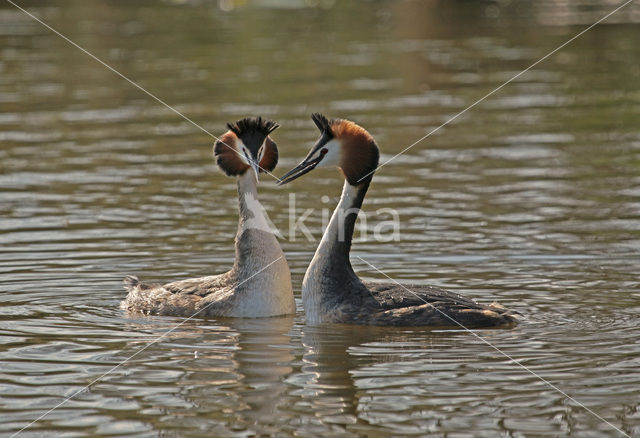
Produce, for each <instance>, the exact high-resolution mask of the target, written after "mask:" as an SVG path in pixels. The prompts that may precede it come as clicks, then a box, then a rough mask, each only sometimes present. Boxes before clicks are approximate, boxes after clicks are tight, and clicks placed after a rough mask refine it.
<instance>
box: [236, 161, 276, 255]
mask: <svg viewBox="0 0 640 438" xmlns="http://www.w3.org/2000/svg"><path fill="white" fill-rule="evenodd" d="M238 207H239V213H240V215H239V220H238V234H237V235H236V258H235V264H234V267H236V268H241V267H247V266H252V264H253V262H254V260H252V258H253V259H255V258H256V257H259V256H261V255H264V254H265V252H266V251H267V250H269V249H270V248H276V249H278V250H280V246H279V245H278V243H277V240H276V238H275V236H274V235H273V231H272V230H271V228H270V227H269V224H268V223H267V219H266V218H265V216H264V213H263V208H262V205H261V204H260V202H259V201H258V188H257V181H256V177H255V174H254V173H253V172H252V171H250V170H248V171H246V172H245V173H244V174H243V175H240V176H238ZM264 245H267V247H265V246H264ZM265 257H266V255H265Z"/></svg>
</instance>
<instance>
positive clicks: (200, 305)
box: [120, 117, 295, 318]
mask: <svg viewBox="0 0 640 438" xmlns="http://www.w3.org/2000/svg"><path fill="white" fill-rule="evenodd" d="M227 126H228V128H229V131H227V132H226V133H225V134H224V135H223V136H222V137H220V140H218V141H217V142H216V144H215V146H214V155H215V157H216V159H217V160H216V161H217V164H218V166H219V167H220V168H221V169H222V170H223V171H224V172H225V173H226V174H227V175H229V176H236V177H237V180H238V201H239V204H240V220H239V224H238V233H237V235H236V241H235V246H236V252H235V253H236V255H235V262H234V264H233V268H231V270H230V271H229V272H226V273H224V274H220V275H212V276H207V277H200V278H192V279H189V280H182V281H176V282H173V283H168V284H165V285H150V284H146V283H141V282H140V281H139V280H138V278H137V277H135V276H127V277H126V278H125V279H124V286H125V289H126V290H127V291H128V292H129V294H128V296H127V298H126V299H125V300H124V301H123V302H122V304H121V305H120V307H121V308H123V309H126V310H129V311H132V312H141V313H145V314H156V315H175V316H191V315H193V314H195V313H198V316H212V317H216V316H217V317H226V316H230V317H249V318H250V317H267V316H278V315H287V314H292V313H294V312H295V303H294V300H293V291H292V289H291V274H290V272H289V266H288V265H287V260H286V259H285V257H284V253H283V252H282V249H281V248H280V244H279V243H278V241H277V240H276V237H275V235H274V234H273V232H271V230H270V228H269V226H268V224H267V220H266V218H265V217H264V214H263V213H262V206H261V205H260V203H259V202H258V198H257V196H258V192H257V182H258V173H259V171H260V170H262V169H265V170H267V171H272V170H273V169H274V168H275V167H276V164H277V162H278V149H277V147H276V144H275V142H274V141H273V140H272V139H271V138H270V137H269V134H270V133H271V132H273V131H274V130H275V129H276V128H277V127H278V124H276V123H275V122H273V121H270V120H263V119H262V118H261V117H258V118H244V119H242V120H238V121H237V122H236V123H234V124H227Z"/></svg>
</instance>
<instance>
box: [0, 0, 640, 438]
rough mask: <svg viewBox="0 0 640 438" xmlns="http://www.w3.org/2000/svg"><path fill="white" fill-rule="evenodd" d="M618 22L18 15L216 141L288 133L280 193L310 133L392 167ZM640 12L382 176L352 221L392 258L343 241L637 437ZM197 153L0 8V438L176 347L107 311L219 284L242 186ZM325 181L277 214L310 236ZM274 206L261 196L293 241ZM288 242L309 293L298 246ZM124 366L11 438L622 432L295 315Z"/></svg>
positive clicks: (227, 12)
mask: <svg viewBox="0 0 640 438" xmlns="http://www.w3.org/2000/svg"><path fill="white" fill-rule="evenodd" d="M288 4H290V3H288ZM618 4H620V2H614V1H609V0H602V1H591V0H583V1H575V2H573V1H572V2H569V1H546V0H544V1H536V2H531V1H476V2H469V1H462V0H460V1H458V0H451V1H450V0H446V1H445V0H440V1H436V0H431V1H425V2H413V1H394V2H390V1H378V2H296V3H295V4H294V6H296V9H293V10H291V9H285V8H283V7H282V5H283V3H274V2H269V1H252V2H230V1H225V2H217V1H193V2H191V1H186V2H173V1H168V2H159V3H158V2H156V3H138V2H135V3H133V2H130V3H125V2H85V1H79V0H64V1H59V2H37V3H26V5H27V6H28V7H29V10H30V11H32V12H33V13H35V14H37V15H38V16H39V17H42V18H43V19H45V20H46V21H47V22H49V23H50V24H51V25H52V26H54V27H55V28H56V29H58V30H60V31H61V32H62V33H64V34H65V35H68V36H69V37H70V38H72V39H73V40H74V41H77V42H78V43H79V44H81V45H82V46H83V47H86V48H87V49H88V50H91V51H92V53H95V54H96V56H99V57H100V58H101V59H104V60H105V61H108V62H109V63H110V64H111V65H113V66H114V67H115V68H117V69H118V70H120V71H122V72H123V73H124V74H126V75H127V76H129V77H131V78H132V79H135V80H136V81H137V82H138V83H140V84H141V85H142V86H144V87H145V88H147V89H149V90H150V91H151V92H153V93H154V94H156V95H158V96H159V97H160V98H162V99H163V100H165V101H166V102H167V103H169V104H170V105H172V106H174V107H176V109H178V110H180V111H181V112H183V113H185V114H186V115H187V116H189V117H190V118H192V119H193V120H194V121H196V122H197V123H199V124H201V125H202V126H204V127H205V128H206V129H208V130H210V131H211V132H212V133H214V134H219V133H221V132H223V131H224V123H225V122H227V121H231V120H236V119H237V118H239V117H242V116H246V115H253V114H256V115H257V114H261V115H263V116H265V117H272V118H274V119H276V120H278V121H279V122H280V123H281V124H282V128H281V129H279V130H278V131H277V133H276V134H277V135H276V137H275V139H276V141H278V145H279V149H280V151H281V157H280V158H281V161H280V166H281V167H282V169H285V168H290V167H292V166H293V165H294V164H296V162H297V161H298V160H299V158H300V157H301V156H303V155H304V154H305V153H306V151H307V149H308V147H309V144H310V143H311V142H312V141H313V140H314V139H315V137H316V135H317V134H316V132H317V131H316V130H315V128H314V127H313V125H312V123H311V122H310V121H309V118H308V116H309V113H310V112H312V111H324V112H326V113H327V114H328V115H331V116H338V117H348V118H350V119H353V120H356V121H357V122H359V123H360V124H362V125H363V126H365V127H367V128H368V129H369V130H370V131H371V132H372V134H373V135H374V136H375V137H376V139H377V140H378V142H379V144H380V146H381V148H382V151H383V159H385V158H386V159H388V158H390V157H392V156H393V155H394V154H396V153H398V152H400V151H401V150H402V149H403V148H405V147H406V146H408V145H410V144H412V143H413V142H415V141H416V140H417V139H418V138H421V137H422V136H424V135H425V134H426V133H427V132H429V131H431V130H432V129H434V128H435V127H437V126H438V125H440V124H441V123H443V122H444V121H446V120H448V119H449V118H450V117H451V116H453V115H455V114H456V113H458V112H459V111H461V110H463V109H464V108H465V107H466V106H467V105H469V104H471V103H473V102H475V101H476V100H477V99H479V98H480V97H482V96H484V95H486V93H488V92H489V91H491V90H493V89H495V88H496V87H498V86H500V85H501V84H502V83H503V82H504V81H505V80H507V79H509V78H511V77H513V75H515V74H516V73H518V72H520V71H521V70H522V69H524V68H526V67H528V66H529V65H531V64H532V63H533V62H535V61H537V60H538V59H539V58H540V57H541V56H543V55H545V54H547V53H548V52H549V51H550V50H552V49H554V48H555V47H557V46H558V45H559V44H561V43H562V42H564V41H566V40H567V39H568V38H570V37H572V36H573V35H575V34H576V33H578V32H579V31H580V30H582V29H583V28H584V27H586V26H587V25H589V24H591V23H593V22H594V21H595V20H597V19H599V18H601V17H602V16H604V15H605V14H606V13H608V12H609V11H611V10H613V8H615V7H616V6H617V5H618ZM639 11H640V7H639V5H637V4H636V2H634V3H632V4H630V5H629V6H628V7H627V8H625V9H624V10H622V11H620V12H619V13H617V14H616V15H614V16H612V17H611V18H610V19H608V20H607V22H606V23H605V24H603V25H602V26H598V27H596V28H594V29H592V30H591V31H589V32H588V33H587V34H585V35H584V36H583V37H581V38H580V39H577V40H575V41H574V42H572V43H571V44H570V45H568V46H567V47H565V48H564V49H563V50H561V51H560V52H558V53H557V54H556V55H554V56H553V57H551V58H549V59H547V60H546V61H545V62H544V63H541V64H539V65H537V66H536V68H534V69H532V70H530V71H529V72H527V74H526V75H523V76H521V77H520V78H518V80H517V81H514V82H513V83H511V84H510V85H509V86H508V87H505V88H503V89H501V90H500V92H499V93H496V94H495V95H494V96H492V98H491V99H488V100H487V101H485V102H483V104H482V105H480V106H478V107H476V108H475V109H474V110H473V111H470V112H468V113H466V114H465V115H464V116H463V117H460V118H459V119H457V120H456V121H455V123H452V124H451V125H448V126H447V127H445V128H443V129H442V130H440V131H438V133H437V134H434V135H432V136H430V137H429V138H428V139H426V140H425V141H423V142H421V143H420V144H418V145H416V146H415V147H414V148H412V149H411V150H409V151H408V152H407V153H405V154H403V155H402V156H400V157H398V158H397V159H395V160H394V161H393V162H392V163H390V164H389V165H387V166H385V167H384V168H383V169H381V171H380V172H378V173H377V174H376V178H375V180H374V182H373V184H372V187H371V190H370V191H369V194H368V197H367V204H365V209H369V211H375V210H377V209H379V208H393V209H395V210H396V211H397V212H398V213H399V218H400V222H401V230H400V231H401V233H400V240H399V241H396V242H385V243H381V242H377V241H372V240H367V241H364V242H357V243H356V244H354V255H361V256H362V257H363V258H364V259H366V260H371V261H372V263H374V264H375V265H376V266H378V267H380V268H381V269H382V270H383V271H384V272H385V273H387V274H388V275H390V276H392V277H394V278H396V279H398V280H404V281H412V282H420V283H428V284H435V285H438V286H442V287H446V288H448V289H451V290H454V291H456V292H460V293H463V294H465V295H468V296H473V297H477V298H478V299H479V300H480V301H482V302H486V303H490V302H492V301H494V300H497V301H499V302H501V303H502V304H504V305H505V306H507V307H509V308H514V309H516V310H518V311H520V312H522V313H523V314H525V315H526V323H525V324H522V325H521V326H520V327H518V328H517V329H516V330H509V331H500V332H489V333H485V335H486V336H488V337H489V339H490V340H491V342H492V343H494V344H495V345H497V346H499V347H500V348H501V349H503V350H505V351H506V352H508V353H509V354H511V355H513V356H514V357H516V358H518V359H519V360H521V361H523V363H524V364H526V365H527V366H529V367H531V368H532V369H533V370H534V371H536V372H537V373H538V374H540V375H542V376H543V377H545V378H547V379H548V380H549V381H550V382H552V383H553V384H554V385H557V386H558V387H560V388H562V389H563V390H565V391H566V392H567V393H569V394H571V395H572V396H574V397H576V399H578V400H580V401H581V402H582V403H584V404H585V405H586V406H588V407H589V408H590V409H593V410H594V411H595V412H597V413H598V414H599V415H601V416H603V417H604V418H605V419H607V420H608V421H611V422H612V423H614V424H615V425H616V426H618V427H622V428H623V429H624V430H625V432H626V433H628V434H629V435H631V436H634V435H640V429H639V428H640V416H639V415H638V397H640V392H639V390H638V388H640V383H639V377H638V373H637V366H638V360H637V357H638V354H639V351H638V348H637V346H638V345H640V334H639V332H638V329H637V325H638V324H637V314H638V310H640V306H639V305H638V298H639V297H640V292H639V291H638V280H637V271H638V263H637V260H638V248H640V232H639V231H638V230H640V203H639V202H638V196H639V194H640V191H639V187H640V180H639V178H638V174H639V169H640V165H639V163H638V150H639V143H638V139H639V138H640V135H639V134H638V128H637V120H638V116H639V115H640V113H639V111H640V109H639V107H638V105H637V100H638V99H637V97H638V93H637V79H636V77H637V76H638V72H639V69H640V67H639V66H640V59H639V56H638V53H639V52H638V51H637V50H635V48H636V47H637V45H638V43H639V42H640V41H639V40H638V38H639V35H640V33H638V32H637V25H638V23H639V22H640V17H639V16H638V13H639ZM356 17H357V19H355V18H356ZM211 143H212V139H210V138H209V137H208V136H206V135H205V134H204V133H202V132H201V131H198V130H197V129H195V128H194V127H193V126H192V125H190V124H189V123H188V122H186V121H185V120H184V119H181V118H179V117H176V115H175V113H172V112H170V111H168V110H167V109H166V108H163V107H161V106H159V105H157V103H156V102H154V101H152V100H151V99H149V98H147V97H146V96H145V95H143V94H141V93H140V91H139V90H137V89H135V88H133V87H131V86H129V85H128V84H126V83H125V82H123V81H122V79H121V78H119V77H117V76H116V75H114V74H113V73H112V72H109V71H108V70H106V69H105V68H104V67H103V66H101V65H100V64H98V63H95V62H94V61H93V60H91V59H90V58H88V57H86V55H84V54H82V53H81V52H79V51H77V49H75V48H73V47H72V46H69V45H68V44H67V43H66V42H64V41H63V40H61V39H60V38H59V37H57V36H55V35H53V34H51V33H50V32H48V31H46V30H45V29H43V28H42V27H41V26H40V25H38V24H37V23H35V22H34V21H33V20H32V19H30V18H29V17H27V16H26V15H24V14H23V13H21V12H20V11H18V10H16V9H15V8H14V7H12V6H11V5H10V4H8V3H6V2H5V3H2V2H0V291H1V294H0V369H1V370H2V373H1V375H0V387H1V389H0V406H1V407H0V417H2V419H3V421H2V422H0V434H6V435H10V434H12V433H14V432H15V431H17V430H19V429H20V428H21V427H23V426H24V425H26V424H28V423H29V422H30V421H32V420H34V419H35V418H37V417H38V416H39V415H41V414H42V413H43V412H45V411H46V410H47V409H50V408H51V407H53V406H55V405H56V404H57V403H59V402H60V401H62V400H64V397H66V396H68V395H71V394H73V393H74V391H76V390H78V389H80V388H82V387H83V386H84V385H86V384H87V383H89V382H91V381H92V380H93V379H95V378H97V377H99V376H101V375H102V374H103V373H105V372H106V371H108V370H109V369H110V368H112V367H113V366H115V365H116V364H117V363H118V362H119V361H121V360H123V359H126V358H127V357H129V356H131V355H132V354H134V353H135V352H136V351H137V349H139V348H140V347H141V346H143V345H146V343H148V342H149V341H150V340H152V339H154V338H155V337H156V336H158V335H160V334H162V333H163V332H164V331H166V330H169V329H170V328H172V327H173V326H174V325H175V324H177V323H179V322H180V320H177V319H172V318H142V319H137V318H135V317H134V318H131V317H130V316H127V315H125V314H122V313H120V311H119V309H118V303H119V302H120V301H121V300H122V299H123V298H124V291H123V290H122V289H121V285H120V282H121V279H122V277H123V275H124V274H125V273H129V272H136V273H138V274H139V275H140V276H141V277H146V278H156V279H158V281H160V282H164V281H169V280H173V279H175V278H186V277H195V276H199V275H206V274H209V273H212V272H221V271H223V270H224V269H225V268H226V267H228V266H229V265H230V263H231V262H232V259H233V251H232V248H233V245H232V244H231V242H232V240H233V233H234V232H235V230H236V224H237V211H236V209H237V205H236V202H235V199H236V193H235V190H236V188H235V184H233V183H232V182H230V181H228V179H227V178H225V177H224V176H222V175H220V174H219V173H218V172H217V171H216V169H215V167H214V164H213V162H212V160H211V146H212V144H211ZM276 172H277V174H280V171H279V170H276ZM317 172H318V173H316V174H314V175H313V176H310V177H309V178H312V179H311V180H307V182H306V183H304V184H298V185H295V186H293V185H292V187H294V188H295V191H297V192H299V195H300V196H298V198H297V201H298V205H297V208H298V209H299V210H300V211H305V210H306V209H308V208H314V209H315V211H316V212H318V214H317V215H316V214H313V215H311V216H310V217H309V220H308V221H307V222H306V223H307V225H308V226H309V229H310V231H311V233H312V234H313V235H315V236H320V234H321V233H320V231H321V226H322V217H321V213H320V212H319V211H320V210H319V209H318V207H319V204H321V203H322V201H321V200H322V196H323V195H327V196H329V197H330V198H331V202H329V203H328V204H331V205H333V202H334V201H335V199H336V198H337V196H338V195H339V190H340V187H339V184H337V175H336V174H335V173H334V172H328V171H325V172H322V171H320V170H318V171H317ZM292 184H294V183H292ZM332 190H333V191H332ZM283 193H284V192H283V191H282V190H281V189H278V188H276V187H275V186H274V185H272V184H271V183H270V181H266V180H265V181H263V182H262V183H261V186H260V194H261V199H262V202H263V204H264V205H265V206H266V208H267V211H268V213H269V216H270V217H271V219H272V220H273V221H274V224H275V225H276V226H277V227H278V228H279V229H280V230H287V229H288V228H289V220H290V219H289V216H288V212H287V209H288V198H287V196H284V195H283ZM319 200H320V202H318V201H319ZM323 205H324V204H323ZM367 205H368V206H369V207H367ZM282 245H283V247H284V249H285V252H286V254H287V259H288V261H289V263H290V265H291V271H292V274H293V281H294V287H295V288H296V289H298V290H299V285H300V283H301V281H302V276H303V274H304V271H305V268H306V266H307V265H308V263H309V261H310V259H311V257H312V254H313V251H314V250H315V246H316V242H306V241H301V240H298V241H296V242H292V241H288V240H286V239H285V240H283V241H282ZM357 268H358V269H359V270H360V271H361V274H362V275H365V276H370V277H375V276H376V273H374V272H367V271H366V270H365V269H364V267H362V266H357ZM300 310H301V309H300ZM196 351H197V356H196V354H195V352H196ZM125 365H126V366H124V367H123V368H119V369H118V370H116V371H115V372H114V373H112V374H111V375H109V376H107V377H106V378H105V379H104V380H102V381H101V382H100V383H98V384H96V385H94V386H93V387H92V388H91V389H90V390H89V391H86V392H84V393H82V394H81V395H79V396H78V397H77V399H74V400H73V401H71V402H69V403H68V404H66V405H65V406H63V407H61V408H59V409H57V410H55V411H54V412H52V413H51V414H50V415H49V416H47V417H46V418H44V419H43V420H41V421H39V422H38V423H36V424H35V425H33V427H32V428H31V429H30V431H27V432H25V433H24V434H21V436H25V437H29V436H40V435H43V434H45V435H46V434H52V433H54V434H55V433H58V434H62V435H65V434H66V435H94V436H105V435H109V436H150V435H154V436H155V435H158V434H164V435H169V436H202V435H203V434H208V435H218V436H238V435H258V434H260V433H264V434H270V435H278V434H281V435H294V434H295V435H302V436H319V435H332V436H333V435H344V436H350V435H351V436H357V435H373V436H375V435H389V434H396V435H410V434H414V435H417V436H425V435H427V436H428V435H429V434H432V435H433V436H440V435H443V434H451V435H461V436H464V435H471V434H473V435H475V436H478V435H483V434H484V435H486V436H496V435H499V434H504V435H512V436H521V435H522V436H525V435H526V436H543V435H548V436H566V435H572V434H573V435H580V436H588V435H589V434H592V435H594V436H598V435H599V436H611V435H612V433H613V432H612V429H611V428H610V427H609V426H607V425H606V424H604V423H602V422H601V421H600V420H599V419H597V418H596V417H594V416H592V415H591V414H589V413H588V412H587V411H585V410H584V409H583V408H581V407H580V406H578V405H575V404H573V403H570V402H568V401H567V400H566V398H564V397H563V396H562V395H561V394H559V393H558V392H557V391H554V390H553V389H552V388H550V387H548V386H546V385H544V384H543V383H542V382H540V380H539V379H537V378H535V377H534V376H533V375H531V374H530V373H527V372H526V371H524V370H522V369H519V368H517V367H514V365H513V363H511V362H509V361H508V360H506V359H505V358H504V357H501V356H499V355H497V354H496V353H495V351H494V350H491V349H488V348H487V347H486V345H482V344H479V343H478V342H477V340H476V339H473V338H471V337H469V336H467V335H465V334H461V333H457V332H443V333H421V332H420V331H402V330H395V329H394V330H387V331H385V330H382V331H379V329H374V330H371V329H360V328H352V327H338V326H336V327H329V328H326V327H325V328H312V327H306V326H305V325H304V319H303V315H302V313H299V314H298V315H297V317H296V318H295V319H293V320H272V319H269V320H265V321H263V322H254V321H227V320H224V321H203V320H198V321H196V322H193V323H189V324H185V326H183V327H181V328H180V329H179V330H177V331H176V332H175V333H174V334H172V336H171V337H169V338H168V339H166V340H163V341H161V342H159V343H158V344H154V345H153V346H151V347H149V348H148V349H147V350H145V351H144V352H143V353H141V354H140V355H139V356H137V357H135V358H133V359H132V361H131V362H130V363H127V364H125ZM470 431H471V432H470Z"/></svg>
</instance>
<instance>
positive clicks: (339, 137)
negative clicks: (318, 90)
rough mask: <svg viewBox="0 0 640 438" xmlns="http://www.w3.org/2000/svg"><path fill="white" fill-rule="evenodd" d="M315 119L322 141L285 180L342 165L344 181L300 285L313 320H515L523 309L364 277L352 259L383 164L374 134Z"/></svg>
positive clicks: (473, 323)
mask: <svg viewBox="0 0 640 438" xmlns="http://www.w3.org/2000/svg"><path fill="white" fill-rule="evenodd" d="M311 117H312V119H313V121H314V123H315V124H316V126H317V127H318V129H319V130H320V138H319V139H318V140H317V142H316V143H315V145H314V146H313V147H312V148H311V151H310V152H309V154H308V155H307V157H306V158H305V159H304V160H303V161H302V162H301V163H300V164H299V165H298V166H296V167H295V168H293V169H292V170H290V171H289V172H287V173H286V174H285V175H283V176H282V178H281V179H280V182H279V183H278V184H279V185H282V184H286V183H288V182H290V181H293V180H295V179H296V178H299V177H300V176H302V175H305V174H306V173H308V172H310V171H312V170H313V169H315V168H318V167H329V166H335V167H338V168H339V169H340V170H341V172H342V174H343V176H344V178H345V182H344V187H343V190H342V196H341V198H340V202H339V203H338V206H337V207H336V209H335V211H334V212H333V215H332V216H331V220H330V221H329V225H328V226H327V229H326V231H325V233H324V235H323V236H322V240H321V242H320V244H319V246H318V248H317V250H316V252H315V255H314V256H313V259H312V261H311V264H310V265H309V267H308V268H307V272H306V274H305V276H304V280H303V282H302V301H303V305H304V309H305V314H306V319H307V322H308V323H310V324H320V323H347V324H363V325H395V326H432V327H434V326H437V327H455V326H463V327H467V328H469V327H496V326H503V325H512V324H514V323H516V322H517V319H518V315H519V314H518V313H517V312H512V311H510V310H507V309H506V308H504V307H502V306H500V305H499V304H495V303H494V304H491V305H482V304H478V303H476V302H475V301H473V300H471V299H469V298H465V297H463V296H461V295H458V294H455V293H453V292H449V291H446V290H444V289H440V288H436V287H432V286H423V285H410V286H409V287H403V286H402V285H400V284H397V283H389V282H377V281H376V282H370V281H362V280H361V279H360V278H358V276H357V275H356V274H355V272H354V271H353V268H352V266H351V262H350V260H349V252H350V250H351V240H352V236H353V231H354V226H355V222H356V218H357V216H358V212H359V211H360V208H361V207H362V202H363V200H364V197H365V194H366V193H367V190H368V188H369V184H370V183H371V180H372V178H373V174H374V172H375V170H376V168H377V167H378V159H379V155H380V152H379V149H378V145H377V144H376V142H375V141H374V139H373V137H372V136H371V134H369V133H368V132H367V131H366V130H365V129H364V128H362V127H360V126H358V125H356V124H355V123H353V122H351V121H349V120H344V119H331V120H328V119H327V118H326V117H325V116H323V115H322V114H319V113H315V114H313V115H312V116H311Z"/></svg>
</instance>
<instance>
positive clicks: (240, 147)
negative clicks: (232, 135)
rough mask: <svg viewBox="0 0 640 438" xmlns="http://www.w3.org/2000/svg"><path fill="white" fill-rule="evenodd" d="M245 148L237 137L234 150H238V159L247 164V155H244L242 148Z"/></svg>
mask: <svg viewBox="0 0 640 438" xmlns="http://www.w3.org/2000/svg"><path fill="white" fill-rule="evenodd" d="M245 149H246V147H245V145H244V143H243V142H242V140H240V139H238V141H237V143H236V151H237V152H238V155H239V156H240V160H242V162H243V163H244V164H249V162H248V161H247V157H246V156H245V155H244V150H245Z"/></svg>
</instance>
